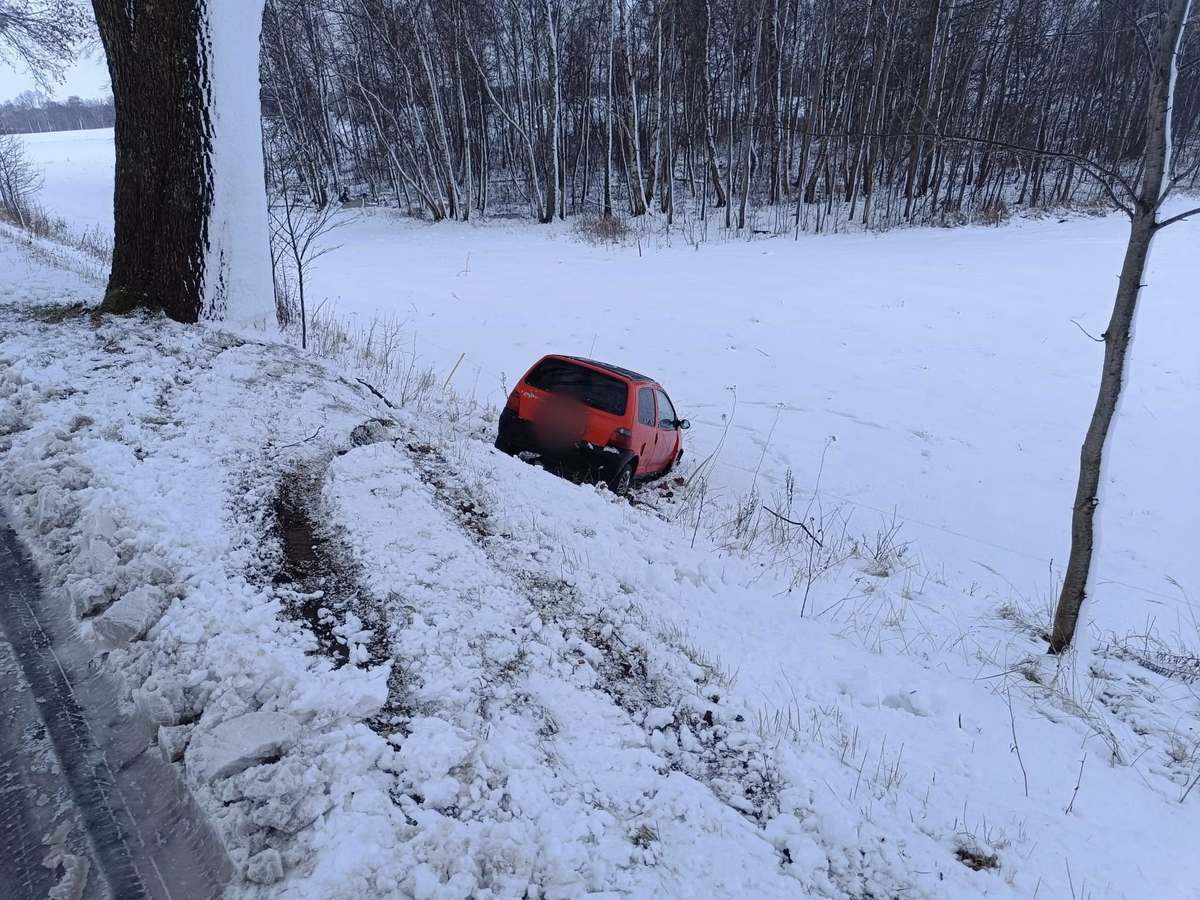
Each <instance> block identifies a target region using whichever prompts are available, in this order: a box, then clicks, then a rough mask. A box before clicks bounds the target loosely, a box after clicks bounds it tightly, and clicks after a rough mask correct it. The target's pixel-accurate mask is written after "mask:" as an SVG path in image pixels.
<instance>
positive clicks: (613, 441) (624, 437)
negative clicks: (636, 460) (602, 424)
mask: <svg viewBox="0 0 1200 900" xmlns="http://www.w3.org/2000/svg"><path fill="white" fill-rule="evenodd" d="M632 441H633V432H632V431H630V430H629V429H628V428H618V429H617V430H616V431H614V432H613V433H612V437H610V438H609V439H608V446H610V447H619V448H620V449H622V450H630V449H632Z"/></svg>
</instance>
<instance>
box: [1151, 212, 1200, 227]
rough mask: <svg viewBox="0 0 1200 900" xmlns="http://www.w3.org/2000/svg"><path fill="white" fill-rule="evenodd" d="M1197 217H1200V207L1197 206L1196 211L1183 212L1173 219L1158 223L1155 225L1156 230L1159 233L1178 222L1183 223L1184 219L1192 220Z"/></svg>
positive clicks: (1172, 217)
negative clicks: (1159, 230) (1160, 230)
mask: <svg viewBox="0 0 1200 900" xmlns="http://www.w3.org/2000/svg"><path fill="white" fill-rule="evenodd" d="M1195 215H1200V206H1197V207H1196V208H1195V209H1189V210H1188V211H1187V212H1181V213H1180V214H1179V215H1177V216H1171V218H1169V219H1164V220H1163V221H1161V222H1157V223H1155V225H1154V228H1155V230H1156V231H1157V230H1158V229H1160V228H1166V227H1167V226H1168V225H1174V224H1175V223H1176V222H1182V221H1183V220H1184V219H1188V218H1191V217H1192V216H1195Z"/></svg>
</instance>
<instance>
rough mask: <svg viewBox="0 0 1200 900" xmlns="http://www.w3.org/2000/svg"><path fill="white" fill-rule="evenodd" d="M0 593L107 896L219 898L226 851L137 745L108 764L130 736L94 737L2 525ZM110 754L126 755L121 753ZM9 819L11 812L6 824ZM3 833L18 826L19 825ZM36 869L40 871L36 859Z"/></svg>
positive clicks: (125, 899) (23, 860) (0, 610)
mask: <svg viewBox="0 0 1200 900" xmlns="http://www.w3.org/2000/svg"><path fill="white" fill-rule="evenodd" d="M0 584H3V585H4V588H3V591H2V592H0V626H2V627H3V630H4V632H5V634H6V635H7V638H8V642H9V644H10V645H11V647H12V650H13V653H14V655H15V657H16V659H17V661H18V663H19V665H20V668H21V673H22V675H23V676H24V679H25V680H26V682H27V683H28V686H29V689H30V690H31V691H32V693H33V695H34V699H35V700H36V701H37V703H38V709H39V712H40V714H41V717H42V721H43V723H44V724H45V727H46V733H47V737H48V738H49V741H50V744H51V745H52V746H53V748H54V752H55V755H56V756H57V759H58V761H59V764H60V766H61V769H62V773H63V777H64V780H65V781H66V783H67V785H68V786H69V789H70V794H71V797H72V799H73V801H74V804H75V806H76V808H77V809H78V812H79V816H80V819H81V821H82V824H83V827H84V828H85V830H86V832H87V835H88V839H89V841H90V844H91V849H92V858H93V860H94V862H95V864H96V867H97V870H98V873H99V875H100V876H101V877H102V878H103V880H104V881H105V882H106V884H107V887H108V889H109V892H110V894H111V896H113V897H117V898H120V900H140V898H181V897H186V898H204V897H216V896H218V895H219V894H220V891H221V887H222V884H223V882H224V880H225V877H224V876H225V874H226V873H225V871H224V869H223V867H222V863H223V861H224V856H223V852H222V851H220V848H219V846H218V845H216V844H215V842H212V841H210V840H208V834H207V831H206V829H205V828H204V826H203V823H202V820H199V819H198V818H194V817H196V816H198V814H197V813H195V811H194V810H193V809H191V808H189V807H190V798H187V796H186V792H185V791H184V790H183V788H182V786H181V785H179V784H178V782H177V780H176V779H174V776H173V773H171V772H170V771H169V770H168V769H167V767H166V764H165V763H162V762H161V761H158V760H153V759H151V758H150V757H149V756H148V753H147V750H148V749H149V748H147V747H145V746H142V747H141V749H140V750H138V751H137V752H135V753H133V754H132V755H131V756H130V757H129V758H127V759H125V760H124V763H123V764H119V763H118V764H117V765H115V766H114V765H110V756H109V754H108V753H106V748H105V747H104V746H103V744H105V743H110V742H111V741H112V740H113V739H114V738H118V739H127V738H128V737H129V736H128V735H117V734H116V730H115V728H113V726H114V725H115V726H116V727H120V726H121V725H123V724H124V725H128V724H129V723H125V722H116V721H113V722H110V723H108V725H107V727H109V728H113V731H111V732H108V733H106V734H105V737H106V738H108V739H109V740H108V741H104V740H102V739H101V738H100V737H99V736H98V734H97V733H96V732H94V731H93V729H92V727H91V725H90V723H89V720H88V718H87V717H86V716H85V714H84V710H83V707H82V705H81V701H80V698H79V697H78V696H77V695H76V690H75V685H74V684H73V682H72V676H71V675H69V674H68V672H69V671H71V672H72V673H74V669H72V667H71V665H70V663H64V660H63V658H61V657H60V653H61V652H62V650H63V648H62V645H61V642H56V640H55V639H54V637H53V631H52V629H50V628H49V627H47V625H46V624H45V622H44V620H43V616H44V612H43V611H44V610H45V609H46V604H45V602H44V599H43V595H42V593H41V587H40V584H39V581H38V578H37V575H36V573H35V572H34V569H33V566H32V564H31V563H30V562H29V560H28V558H27V557H26V555H25V553H24V550H23V548H22V547H21V546H20V544H19V543H18V540H17V537H16V535H15V534H14V533H13V531H12V530H11V528H9V527H8V525H7V523H6V522H5V521H4V520H3V519H2V518H0ZM113 718H114V720H117V719H120V717H119V716H114V717H113ZM135 727H136V726H135ZM117 749H120V750H122V751H123V752H126V753H127V752H129V747H128V746H125V747H121V748H117ZM151 752H152V751H151ZM0 774H2V773H0ZM15 815H17V814H14V813H12V812H11V811H10V812H9V813H7V814H6V819H7V818H8V817H9V816H14V817H15ZM139 820H140V821H139ZM4 824H5V825H6V826H7V825H9V824H18V827H19V825H20V824H21V823H13V822H11V820H9V821H6V822H5V823H4ZM5 831H6V832H7V831H8V828H7V827H6V828H5ZM11 840H12V838H11V837H10V838H8V839H7V840H6V843H9V841H11ZM20 840H21V844H20V846H19V847H18V848H16V849H17V850H18V852H19V853H21V854H22V855H21V856H20V857H18V858H16V860H15V862H16V866H17V867H18V868H20V867H23V866H24V865H26V864H28V863H29V862H31V861H33V860H32V859H31V853H32V854H33V855H36V848H33V850H32V851H31V848H30V847H29V845H28V841H27V840H26V839H24V838H22V839H20ZM36 861H37V863H38V864H39V865H40V864H41V859H37V860H36ZM22 878H23V879H24V882H25V885H24V886H25V887H26V888H27V889H29V890H32V891H36V890H39V889H40V888H38V885H40V884H41V883H42V882H41V879H39V878H38V876H37V873H28V874H27V875H26V876H22ZM17 884H18V885H20V882H17ZM31 896H44V894H37V893H34V894H31Z"/></svg>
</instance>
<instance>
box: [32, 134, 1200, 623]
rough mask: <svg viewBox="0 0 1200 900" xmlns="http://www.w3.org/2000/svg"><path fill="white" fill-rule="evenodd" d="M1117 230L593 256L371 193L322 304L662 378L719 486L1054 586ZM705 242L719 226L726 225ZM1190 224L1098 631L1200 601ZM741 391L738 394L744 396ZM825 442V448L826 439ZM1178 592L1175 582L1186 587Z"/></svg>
mask: <svg viewBox="0 0 1200 900" xmlns="http://www.w3.org/2000/svg"><path fill="white" fill-rule="evenodd" d="M106 140H108V141H110V140H111V132H110V131H95V132H82V133H70V134H60V135H35V136H30V138H29V141H30V149H31V153H32V154H33V155H34V156H35V158H36V159H37V160H38V161H39V163H40V164H42V165H43V166H44V168H45V178H46V186H45V192H44V200H45V203H46V204H47V205H48V206H49V207H50V208H51V209H52V210H54V211H56V212H58V213H60V214H62V215H64V216H67V217H68V218H74V219H77V220H78V221H79V222H81V223H86V224H91V223H94V222H100V221H105V216H106V215H109V213H108V209H109V203H110V199H109V198H110V196H111V159H112V155H111V154H112V151H111V144H110V143H106ZM1126 231H1127V226H1126V225H1125V223H1124V220H1123V219H1121V218H1120V217H1118V216H1110V217H1107V218H1097V219H1072V220H1070V221H1066V222H1060V221H1058V220H1056V219H1054V218H1046V219H1041V220H1038V221H1018V222H1017V223H1015V224H1012V225H1009V226H1006V227H1002V228H964V229H955V230H934V229H919V230H912V231H904V232H893V233H890V234H886V235H882V236H876V235H863V234H858V235H835V236H825V237H805V238H803V239H802V240H800V241H792V240H790V239H786V238H773V239H766V240H764V239H759V240H755V241H752V242H747V241H744V240H731V241H716V240H714V242H712V243H709V244H705V245H702V246H701V248H700V249H699V250H697V249H695V248H694V247H693V246H692V245H690V244H689V241H688V239H687V238H686V236H685V235H683V234H678V233H676V234H673V235H671V237H670V238H669V239H668V238H665V237H663V236H662V235H661V234H653V233H652V234H649V235H645V236H643V237H642V239H641V240H640V241H639V242H638V244H636V245H633V246H623V247H611V246H601V247H597V246H593V245H590V244H586V243H582V242H580V241H579V240H578V239H577V238H576V237H575V236H574V235H573V233H572V232H571V230H570V229H569V228H566V227H558V228H550V229H546V228H539V227H536V226H531V225H524V224H522V225H512V224H505V223H496V224H490V223H489V224H484V225H473V224H467V225H463V224H456V223H442V224H438V225H427V224H421V223H414V222H412V221H408V220H404V219H399V218H397V217H394V216H392V215H391V214H389V213H387V212H386V211H368V212H367V213H366V214H360V215H359V216H358V217H357V218H356V219H354V220H353V221H352V222H351V223H350V224H349V225H347V226H346V227H344V228H343V229H341V230H339V231H337V232H335V233H334V235H333V236H332V238H331V241H332V242H334V243H336V244H338V245H340V249H338V250H336V251H335V252H334V253H332V254H330V255H329V256H327V257H325V258H324V259H323V260H321V261H320V263H319V266H318V268H317V270H316V272H315V275H314V276H313V284H312V286H311V288H310V296H312V297H314V298H316V300H315V301H314V305H321V308H322V311H323V312H328V313H332V314H333V315H335V316H338V317H342V318H344V319H345V320H347V321H349V322H353V323H356V324H357V325H358V326H359V327H362V328H364V329H366V328H370V327H371V325H372V323H373V322H379V321H382V322H388V323H391V324H400V325H402V327H403V341H404V343H405V344H406V345H407V346H411V347H413V348H415V350H416V352H417V354H418V355H419V356H420V357H421V359H422V361H423V363H424V364H426V365H429V366H431V367H433V368H434V369H435V370H436V371H437V373H438V374H439V377H440V378H444V377H445V376H446V375H447V374H448V373H449V372H450V371H451V369H452V368H454V366H455V363H456V361H457V360H458V358H459V356H460V354H463V353H465V354H466V356H465V358H464V360H463V362H462V364H461V365H459V366H458V368H457V370H456V371H455V372H454V378H453V384H454V387H455V388H457V389H458V390H459V391H460V392H462V393H464V394H466V395H468V396H475V397H478V398H480V399H483V400H486V401H488V402H491V403H499V402H502V398H503V392H504V390H505V387H511V386H512V384H513V382H514V380H515V379H517V378H519V377H520V375H521V374H523V373H524V371H525V370H526V369H527V368H528V367H529V366H530V365H531V364H532V363H533V362H534V361H535V360H536V359H537V358H538V357H539V356H541V355H542V354H543V353H547V352H565V353H575V354H581V355H585V356H592V357H595V358H598V359H604V360H607V361H611V362H614V363H617V364H620V365H624V366H628V367H630V368H633V369H635V370H638V371H643V372H648V373H650V374H652V375H654V376H655V377H657V378H659V379H660V380H661V381H662V382H663V383H664V384H665V385H666V387H667V390H668V391H669V392H671V393H672V395H673V397H674V399H675V400H676V402H677V405H678V406H679V407H680V408H681V409H682V410H683V414H684V415H687V416H688V417H690V418H691V420H692V422H693V424H694V425H695V428H694V429H693V430H692V431H691V432H690V434H689V435H688V439H689V440H688V444H689V453H690V454H691V455H692V456H693V458H703V457H704V456H706V455H707V454H708V453H709V452H710V451H711V450H712V449H713V448H714V447H715V446H716V444H717V443H718V441H720V439H721V436H722V434H724V433H725V426H726V424H727V423H729V419H728V418H727V417H729V416H732V422H731V424H730V427H729V432H728V437H727V439H726V440H725V442H724V446H723V449H722V450H721V453H720V455H719V457H718V458H717V460H716V462H717V465H716V475H715V476H714V478H713V479H712V480H713V481H714V484H715V485H716V486H717V487H718V488H720V489H723V490H724V492H725V493H726V494H727V495H728V496H730V497H732V496H734V495H737V494H740V493H742V492H744V491H746V490H747V489H748V488H749V486H750V485H751V484H752V483H754V482H755V481H756V476H757V483H758V485H759V487H760V492H761V493H763V494H768V495H769V494H770V493H771V491H772V490H774V489H775V487H777V486H778V485H779V484H780V483H781V482H782V480H783V476H784V473H785V472H787V471H788V470H791V471H792V472H793V473H794V474H795V478H796V482H797V487H798V489H799V490H800V491H801V492H806V491H811V490H812V489H813V487H814V486H815V485H816V484H817V481H818V474H819V476H820V486H821V491H822V494H823V495H824V497H825V498H826V499H827V500H828V501H829V502H830V503H844V504H845V505H846V508H847V509H852V510H853V511H854V519H853V521H854V523H855V526H856V527H857V528H858V529H859V530H862V531H874V530H875V529H876V528H877V527H878V525H879V523H880V521H882V520H886V521H889V522H890V521H891V520H892V519H893V517H895V519H896V521H899V522H902V523H903V531H902V536H903V537H904V538H905V539H907V540H912V541H914V542H915V544H914V549H915V551H916V552H917V553H919V554H920V555H921V556H922V557H923V558H924V559H925V561H926V563H927V565H928V566H929V567H931V568H937V569H939V570H941V569H942V568H943V567H945V569H946V571H947V572H948V573H950V574H953V576H954V578H955V580H956V581H957V582H959V583H963V584H965V585H970V584H972V583H975V582H977V583H978V584H979V585H980V586H982V587H983V588H986V589H987V590H990V591H992V592H995V593H1007V592H1009V591H1012V592H1015V593H1017V594H1020V595H1021V596H1023V597H1027V598H1031V599H1032V598H1041V599H1042V600H1045V599H1046V598H1047V597H1048V596H1051V595H1053V592H1054V590H1055V588H1056V587H1057V584H1058V579H1059V572H1060V571H1061V563H1062V561H1063V560H1064V559H1065V556H1066V551H1067V544H1068V525H1069V518H1068V517H1069V511H1070V506H1071V503H1072V500H1073V497H1074V484H1075V481H1074V479H1075V474H1076V465H1077V461H1078V453H1079V444H1080V442H1081V440H1082V436H1083V431H1084V428H1085V427H1086V423H1087V419H1088V416H1089V415H1090V413H1091V408H1092V404H1093V403H1094V401H1095V384H1096V382H1097V379H1098V377H1099V369H1100V359H1101V354H1102V351H1101V347H1100V345H1098V344H1096V343H1095V342H1093V341H1092V340H1090V339H1089V338H1088V337H1087V336H1086V335H1085V334H1084V333H1083V332H1082V331H1081V330H1080V327H1077V326H1076V325H1075V324H1073V321H1074V322H1078V323H1079V326H1081V327H1082V328H1083V329H1086V330H1087V331H1089V332H1091V333H1092V334H1099V333H1101V332H1102V331H1103V330H1104V328H1105V325H1106V324H1107V321H1108V314H1109V313H1110V312H1111V305H1112V295H1113V291H1114V289H1115V285H1116V275H1117V271H1118V269H1119V266H1120V260H1121V254H1122V252H1123V246H1124V240H1125V237H1126ZM714 237H715V235H714ZM1198 240H1200V221H1197V222H1194V223H1193V222H1185V223H1183V224H1181V225H1178V226H1175V227H1174V228H1172V229H1169V230H1167V231H1166V232H1164V233H1163V234H1162V235H1161V236H1160V237H1159V238H1158V242H1157V243H1156V246H1155V248H1154V253H1153V255H1152V259H1151V265H1150V273H1149V277H1148V279H1147V280H1148V284H1147V288H1146V290H1145V293H1144V297H1143V311H1142V313H1141V315H1140V317H1139V322H1138V330H1137V336H1136V344H1135V348H1134V354H1133V362H1132V366H1131V372H1132V375H1131V379H1130V383H1129V385H1128V391H1127V394H1126V397H1125V399H1124V401H1123V408H1122V417H1121V420H1120V422H1119V425H1118V428H1117V430H1116V438H1115V440H1114V442H1113V445H1112V450H1111V456H1110V460H1111V463H1110V466H1109V472H1110V475H1111V479H1112V480H1111V482H1110V483H1109V484H1108V485H1107V486H1106V494H1105V498H1104V505H1103V506H1102V508H1101V516H1102V528H1103V539H1102V540H1103V542H1102V549H1101V552H1100V554H1099V557H1098V565H1097V577H1096V590H1095V594H1094V597H1095V599H1096V601H1097V606H1098V608H1097V610H1096V616H1097V621H1098V623H1099V625H1100V626H1101V627H1102V628H1103V629H1105V630H1111V631H1115V632H1118V633H1125V632H1126V631H1130V630H1135V631H1136V630H1144V629H1145V628H1146V625H1147V622H1149V621H1155V622H1157V624H1158V626H1159V627H1160V628H1167V629H1178V628H1182V627H1187V626H1188V625H1189V623H1190V621H1191V620H1190V618H1189V617H1188V615H1187V613H1186V604H1182V603H1181V601H1182V600H1183V595H1184V593H1186V594H1187V595H1188V596H1190V597H1191V598H1192V599H1193V600H1195V599H1197V598H1200V574H1198V573H1200V570H1198V569H1197V567H1195V566H1194V565H1192V564H1191V562H1192V560H1194V558H1195V549H1194V541H1195V535H1196V534H1197V533H1200V503H1196V502H1187V500H1186V498H1187V497H1189V496H1191V497H1195V496H1196V487H1195V486H1196V485H1197V484H1200V454H1196V453H1195V452H1193V450H1192V448H1194V447H1195V446H1197V445H1200V400H1198V399H1197V398H1198V397H1200V354H1197V353H1196V352H1195V350H1194V347H1192V344H1191V335H1192V334H1193V333H1195V332H1196V330H1197V329H1200V305H1198V304H1197V303H1196V302H1195V301H1196V296H1197V283H1198V281H1200V266H1198V265H1197V262H1196V256H1195V247H1196V246H1197V242H1198ZM735 395H736V408H735V407H734V402H735ZM831 438H836V441H835V442H831V441H830V439H831ZM1172 580H1173V581H1174V582H1177V583H1178V584H1179V585H1181V586H1182V588H1180V587H1176V586H1175V584H1173V582H1172Z"/></svg>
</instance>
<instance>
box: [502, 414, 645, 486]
mask: <svg viewBox="0 0 1200 900" xmlns="http://www.w3.org/2000/svg"><path fill="white" fill-rule="evenodd" d="M496 444H497V446H503V447H504V448H505V449H506V450H507V451H508V452H510V453H536V454H538V455H539V456H543V457H547V458H550V459H553V460H554V461H555V462H557V463H561V464H563V465H568V466H572V467H576V466H577V467H579V468H580V469H583V470H585V471H587V472H589V473H591V474H593V475H594V476H595V477H600V478H609V477H611V476H613V475H615V474H616V473H617V472H618V471H620V469H621V466H622V465H624V464H625V463H626V462H627V461H628V460H629V459H630V458H632V456H633V453H632V452H631V451H629V450H620V449H618V448H616V447H601V446H597V445H596V444H592V443H589V442H587V441H580V442H578V443H576V444H574V445H572V446H571V447H569V448H567V449H566V450H562V449H561V448H554V449H551V448H548V447H546V446H544V445H543V444H542V442H541V440H539V438H538V435H537V431H536V430H535V429H534V427H533V423H532V422H530V421H527V420H526V419H522V418H521V417H520V416H518V415H517V414H516V413H515V412H513V410H511V409H509V408H508V407H505V408H504V409H503V410H502V411H501V413H500V426H499V430H498V432H497V439H496Z"/></svg>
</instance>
